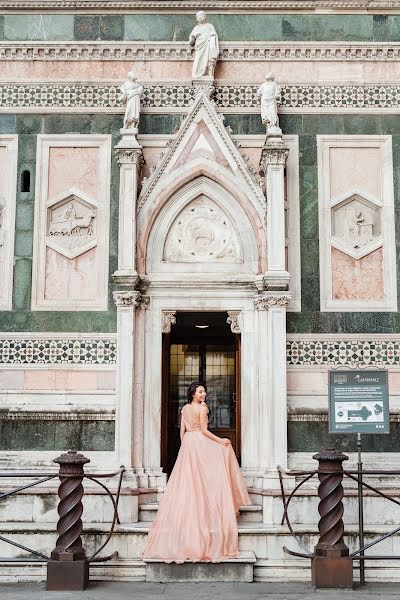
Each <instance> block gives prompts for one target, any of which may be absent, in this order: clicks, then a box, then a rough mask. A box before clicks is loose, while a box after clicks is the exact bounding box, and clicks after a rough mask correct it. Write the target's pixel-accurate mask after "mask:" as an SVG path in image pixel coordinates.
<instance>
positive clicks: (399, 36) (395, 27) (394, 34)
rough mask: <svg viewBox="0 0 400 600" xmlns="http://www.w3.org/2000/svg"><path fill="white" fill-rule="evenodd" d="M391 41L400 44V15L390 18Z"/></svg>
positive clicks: (390, 16)
mask: <svg viewBox="0 0 400 600" xmlns="http://www.w3.org/2000/svg"><path fill="white" fill-rule="evenodd" d="M388 28H389V39H390V41H391V42H400V15H389V16H388Z"/></svg>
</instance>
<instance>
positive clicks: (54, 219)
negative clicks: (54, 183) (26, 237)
mask: <svg viewBox="0 0 400 600" xmlns="http://www.w3.org/2000/svg"><path fill="white" fill-rule="evenodd" d="M63 196H64V197H63V198H61V199H60V197H59V198H58V199H56V201H55V202H54V203H52V204H51V205H50V206H49V207H48V208H47V236H46V243H47V245H48V246H50V247H51V248H53V250H57V252H59V253H60V254H63V255H64V256H66V257H67V258H75V257H76V256H79V255H80V254H82V253H83V252H86V251H87V250H89V249H90V248H93V247H94V246H95V245H96V243H97V240H96V233H97V232H96V229H97V207H96V206H95V205H94V204H93V203H92V202H90V201H89V200H88V199H84V198H83V197H82V195H81V194H79V192H73V193H71V192H70V193H68V192H67V193H66V194H63Z"/></svg>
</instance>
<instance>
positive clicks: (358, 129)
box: [343, 115, 383, 135]
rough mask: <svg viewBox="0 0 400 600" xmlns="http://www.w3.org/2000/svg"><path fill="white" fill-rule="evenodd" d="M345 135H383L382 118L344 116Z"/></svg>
mask: <svg viewBox="0 0 400 600" xmlns="http://www.w3.org/2000/svg"><path fill="white" fill-rule="evenodd" d="M343 125H344V133H345V134H348V135H356V134H363V135H367V134H368V135H377V134H381V133H383V131H382V119H381V118H380V116H377V117H374V116H371V115H343Z"/></svg>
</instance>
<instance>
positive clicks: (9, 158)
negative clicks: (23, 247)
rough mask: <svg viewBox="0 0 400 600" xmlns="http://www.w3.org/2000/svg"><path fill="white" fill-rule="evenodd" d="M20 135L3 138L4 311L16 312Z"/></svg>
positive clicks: (0, 255) (0, 290)
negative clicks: (14, 277) (15, 242)
mask: <svg viewBox="0 0 400 600" xmlns="http://www.w3.org/2000/svg"><path fill="white" fill-rule="evenodd" d="M17 157H18V135H0V173H1V174H2V175H1V177H0V309H1V310H11V309H12V291H13V268H14V238H15V212H16V193H17Z"/></svg>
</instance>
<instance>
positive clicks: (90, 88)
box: [0, 82, 400, 113]
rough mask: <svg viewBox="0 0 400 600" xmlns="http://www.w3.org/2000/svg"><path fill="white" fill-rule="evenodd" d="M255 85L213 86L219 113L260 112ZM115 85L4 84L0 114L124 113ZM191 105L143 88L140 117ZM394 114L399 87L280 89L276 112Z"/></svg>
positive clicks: (177, 87)
mask: <svg viewBox="0 0 400 600" xmlns="http://www.w3.org/2000/svg"><path fill="white" fill-rule="evenodd" d="M258 87H259V86H258V85H254V84H237V85H235V84H222V83H221V84H215V92H214V100H215V103H216V106H217V109H219V110H221V111H224V112H229V111H237V112H258V111H259V98H258V96H257V90H258ZM119 93H120V92H119V85H116V84H114V83H73V82H71V83H20V84H18V83H17V84H16V83H2V84H0V111H2V112H6V111H9V110H16V111H17V112H18V111H23V112H32V111H36V112H39V111H40V112H52V111H54V112H57V111H59V110H62V111H65V112H68V111H71V112H73V111H77V110H79V111H80V112H86V111H87V112H92V111H94V112H95V111H101V112H104V111H108V112H116V113H118V112H122V111H123V108H121V106H120V103H119V102H118V96H119ZM193 100H194V88H193V87H192V86H191V85H190V83H189V82H188V83H184V84H177V83H165V84H162V85H146V84H145V85H144V97H143V101H142V107H143V109H142V112H144V113H145V112H177V111H178V112H179V109H181V112H186V110H187V109H188V108H189V106H190V105H191V103H192V102H193ZM377 109H383V110H391V111H392V112H393V111H397V110H399V109H400V85H398V84H389V85H386V84H366V85H333V84H332V85H329V84H327V85H313V84H282V85H281V98H280V104H279V112H283V113H284V112H292V111H293V112H296V111H306V112H308V111H310V112H311V111H316V112H319V111H321V112H322V111H326V112H335V111H336V110H337V111H347V110H349V111H371V110H374V111H376V110H377Z"/></svg>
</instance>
